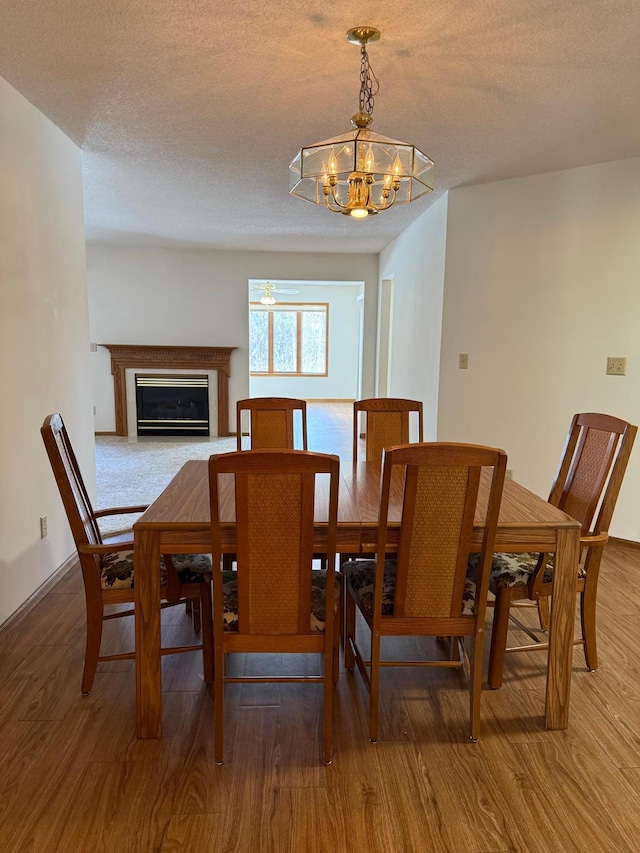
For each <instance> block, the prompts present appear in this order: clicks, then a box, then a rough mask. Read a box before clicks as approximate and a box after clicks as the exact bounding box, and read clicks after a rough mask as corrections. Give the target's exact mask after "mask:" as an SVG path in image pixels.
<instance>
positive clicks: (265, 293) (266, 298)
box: [249, 281, 300, 305]
mask: <svg viewBox="0 0 640 853" xmlns="http://www.w3.org/2000/svg"><path fill="white" fill-rule="evenodd" d="M249 289H250V292H251V293H262V299H261V300H260V302H262V304H263V305H275V304H276V300H275V297H274V296H273V294H274V293H288V294H294V293H300V291H299V290H295V289H294V288H292V287H278V286H277V285H275V284H270V282H268V281H265V283H264V284H258V285H256V286H255V287H251V288H249Z"/></svg>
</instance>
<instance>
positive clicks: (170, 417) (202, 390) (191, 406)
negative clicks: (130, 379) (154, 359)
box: [135, 373, 210, 436]
mask: <svg viewBox="0 0 640 853" xmlns="http://www.w3.org/2000/svg"><path fill="white" fill-rule="evenodd" d="M135 388H136V417H137V433H138V435H149V436H153V435H156V436H158V435H159V436H164V435H180V436H209V434H210V431H209V379H208V377H207V376H176V375H166V374H140V373H136V374H135Z"/></svg>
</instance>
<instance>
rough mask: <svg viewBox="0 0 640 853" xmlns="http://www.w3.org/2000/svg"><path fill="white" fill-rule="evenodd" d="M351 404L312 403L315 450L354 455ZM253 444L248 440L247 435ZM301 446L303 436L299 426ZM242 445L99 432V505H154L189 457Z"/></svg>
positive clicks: (123, 523)
mask: <svg viewBox="0 0 640 853" xmlns="http://www.w3.org/2000/svg"><path fill="white" fill-rule="evenodd" d="M352 411H353V407H352V404H351V403H342V402H340V403H335V402H333V403H318V402H315V403H310V404H309V405H308V409H307V421H308V425H307V428H308V440H309V450H316V451H319V452H321V453H337V454H338V455H339V456H340V457H341V458H342V459H343V460H346V459H349V458H350V457H351V430H352ZM244 441H245V442H246V443H247V446H248V444H249V440H248V439H244ZM295 441H296V446H298V447H299V446H301V436H300V434H299V430H298V427H297V425H296V431H295ZM235 449H236V438H235V436H232V437H231V438H214V439H204V438H186V439H185V438H180V437H177V438H157V439H156V438H147V437H145V438H127V437H123V436H112V435H98V436H96V508H97V509H103V508H105V507H115V506H137V505H140V504H150V503H151V502H152V501H154V500H155V499H156V498H157V497H158V495H159V494H160V492H161V491H162V490H163V489H164V487H165V486H166V485H167V484H168V483H169V482H170V480H171V479H172V477H174V476H175V474H177V472H178V471H179V470H180V468H181V467H182V466H183V465H184V463H185V462H187V461H188V460H189V459H208V458H209V457H210V456H211V454H212V453H229V452H231V451H233V450H235ZM133 520H135V517H133V518H132V517H131V516H120V517H118V518H106V519H103V520H102V521H101V524H100V527H101V529H102V530H103V531H104V532H106V533H109V532H113V531H117V530H122V529H126V528H127V527H130V526H131V524H132V523H133Z"/></svg>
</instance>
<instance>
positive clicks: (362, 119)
mask: <svg viewBox="0 0 640 853" xmlns="http://www.w3.org/2000/svg"><path fill="white" fill-rule="evenodd" d="M379 38H380V31H379V30H377V29H375V28H373V27H355V28H353V29H351V30H349V32H348V33H347V39H348V40H349V41H350V42H352V43H353V44H359V45H360V81H361V82H360V98H359V110H358V112H357V113H355V115H354V116H353V117H352V119H351V124H352V125H353V127H354V128H355V130H351V131H348V132H347V133H345V134H343V135H342V136H334V137H332V138H331V139H325V140H323V141H322V142H316V143H315V144H313V145H307V146H305V147H304V148H301V149H300V151H299V152H298V153H297V154H296V156H295V157H294V158H293V160H292V161H291V165H290V166H289V176H290V189H289V192H290V193H291V195H295V196H298V198H302V199H304V200H305V201H310V202H312V203H313V204H323V205H326V207H327V208H328V209H329V210H330V211H332V212H333V213H342V214H345V215H348V216H353V217H355V218H356V219H363V218H365V217H366V216H370V215H372V214H376V213H379V212H380V211H382V210H387V209H388V208H390V207H391V206H392V205H394V204H410V203H411V202H412V201H415V200H416V199H417V198H420V197H421V196H423V195H426V194H427V193H429V192H431V190H432V189H433V161H432V160H431V159H430V158H429V157H427V155H426V154H423V153H422V151H420V150H419V149H418V148H416V147H415V146H414V145H411V144H409V143H408V142H400V141H399V140H397V139H391V138H390V137H388V136H382V135H381V134H379V133H375V132H374V131H372V130H369V125H370V124H371V122H372V121H373V104H374V99H375V96H376V95H377V94H378V81H377V79H376V76H375V74H374V73H373V71H372V69H371V65H370V64H369V56H368V53H367V44H368V43H369V42H373V41H378V39H379Z"/></svg>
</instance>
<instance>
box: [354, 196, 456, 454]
mask: <svg viewBox="0 0 640 853" xmlns="http://www.w3.org/2000/svg"><path fill="white" fill-rule="evenodd" d="M390 215H393V214H390ZM446 238H447V196H446V195H444V196H442V197H441V198H440V199H438V201H437V202H436V203H435V204H434V205H433V206H432V207H430V208H429V209H428V210H427V211H426V212H425V213H423V214H422V216H420V217H419V218H418V219H416V221H415V222H414V223H413V224H412V225H410V226H409V228H407V229H405V230H404V231H403V232H402V234H400V236H399V237H397V238H396V239H395V240H394V241H393V243H390V244H389V246H387V248H386V249H385V250H384V251H383V252H382V254H381V255H380V278H381V279H392V280H393V294H394V299H393V324H392V328H391V360H390V362H391V363H390V382H389V396H392V397H405V398H408V399H410V400H422V402H423V404H424V423H425V433H424V437H425V441H434V440H435V438H436V429H437V418H438V377H439V370H440V334H441V323H442V298H443V296H442V293H443V287H444V271H445V269H444V258H445V245H446ZM363 396H366V395H365V394H364V393H363Z"/></svg>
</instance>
